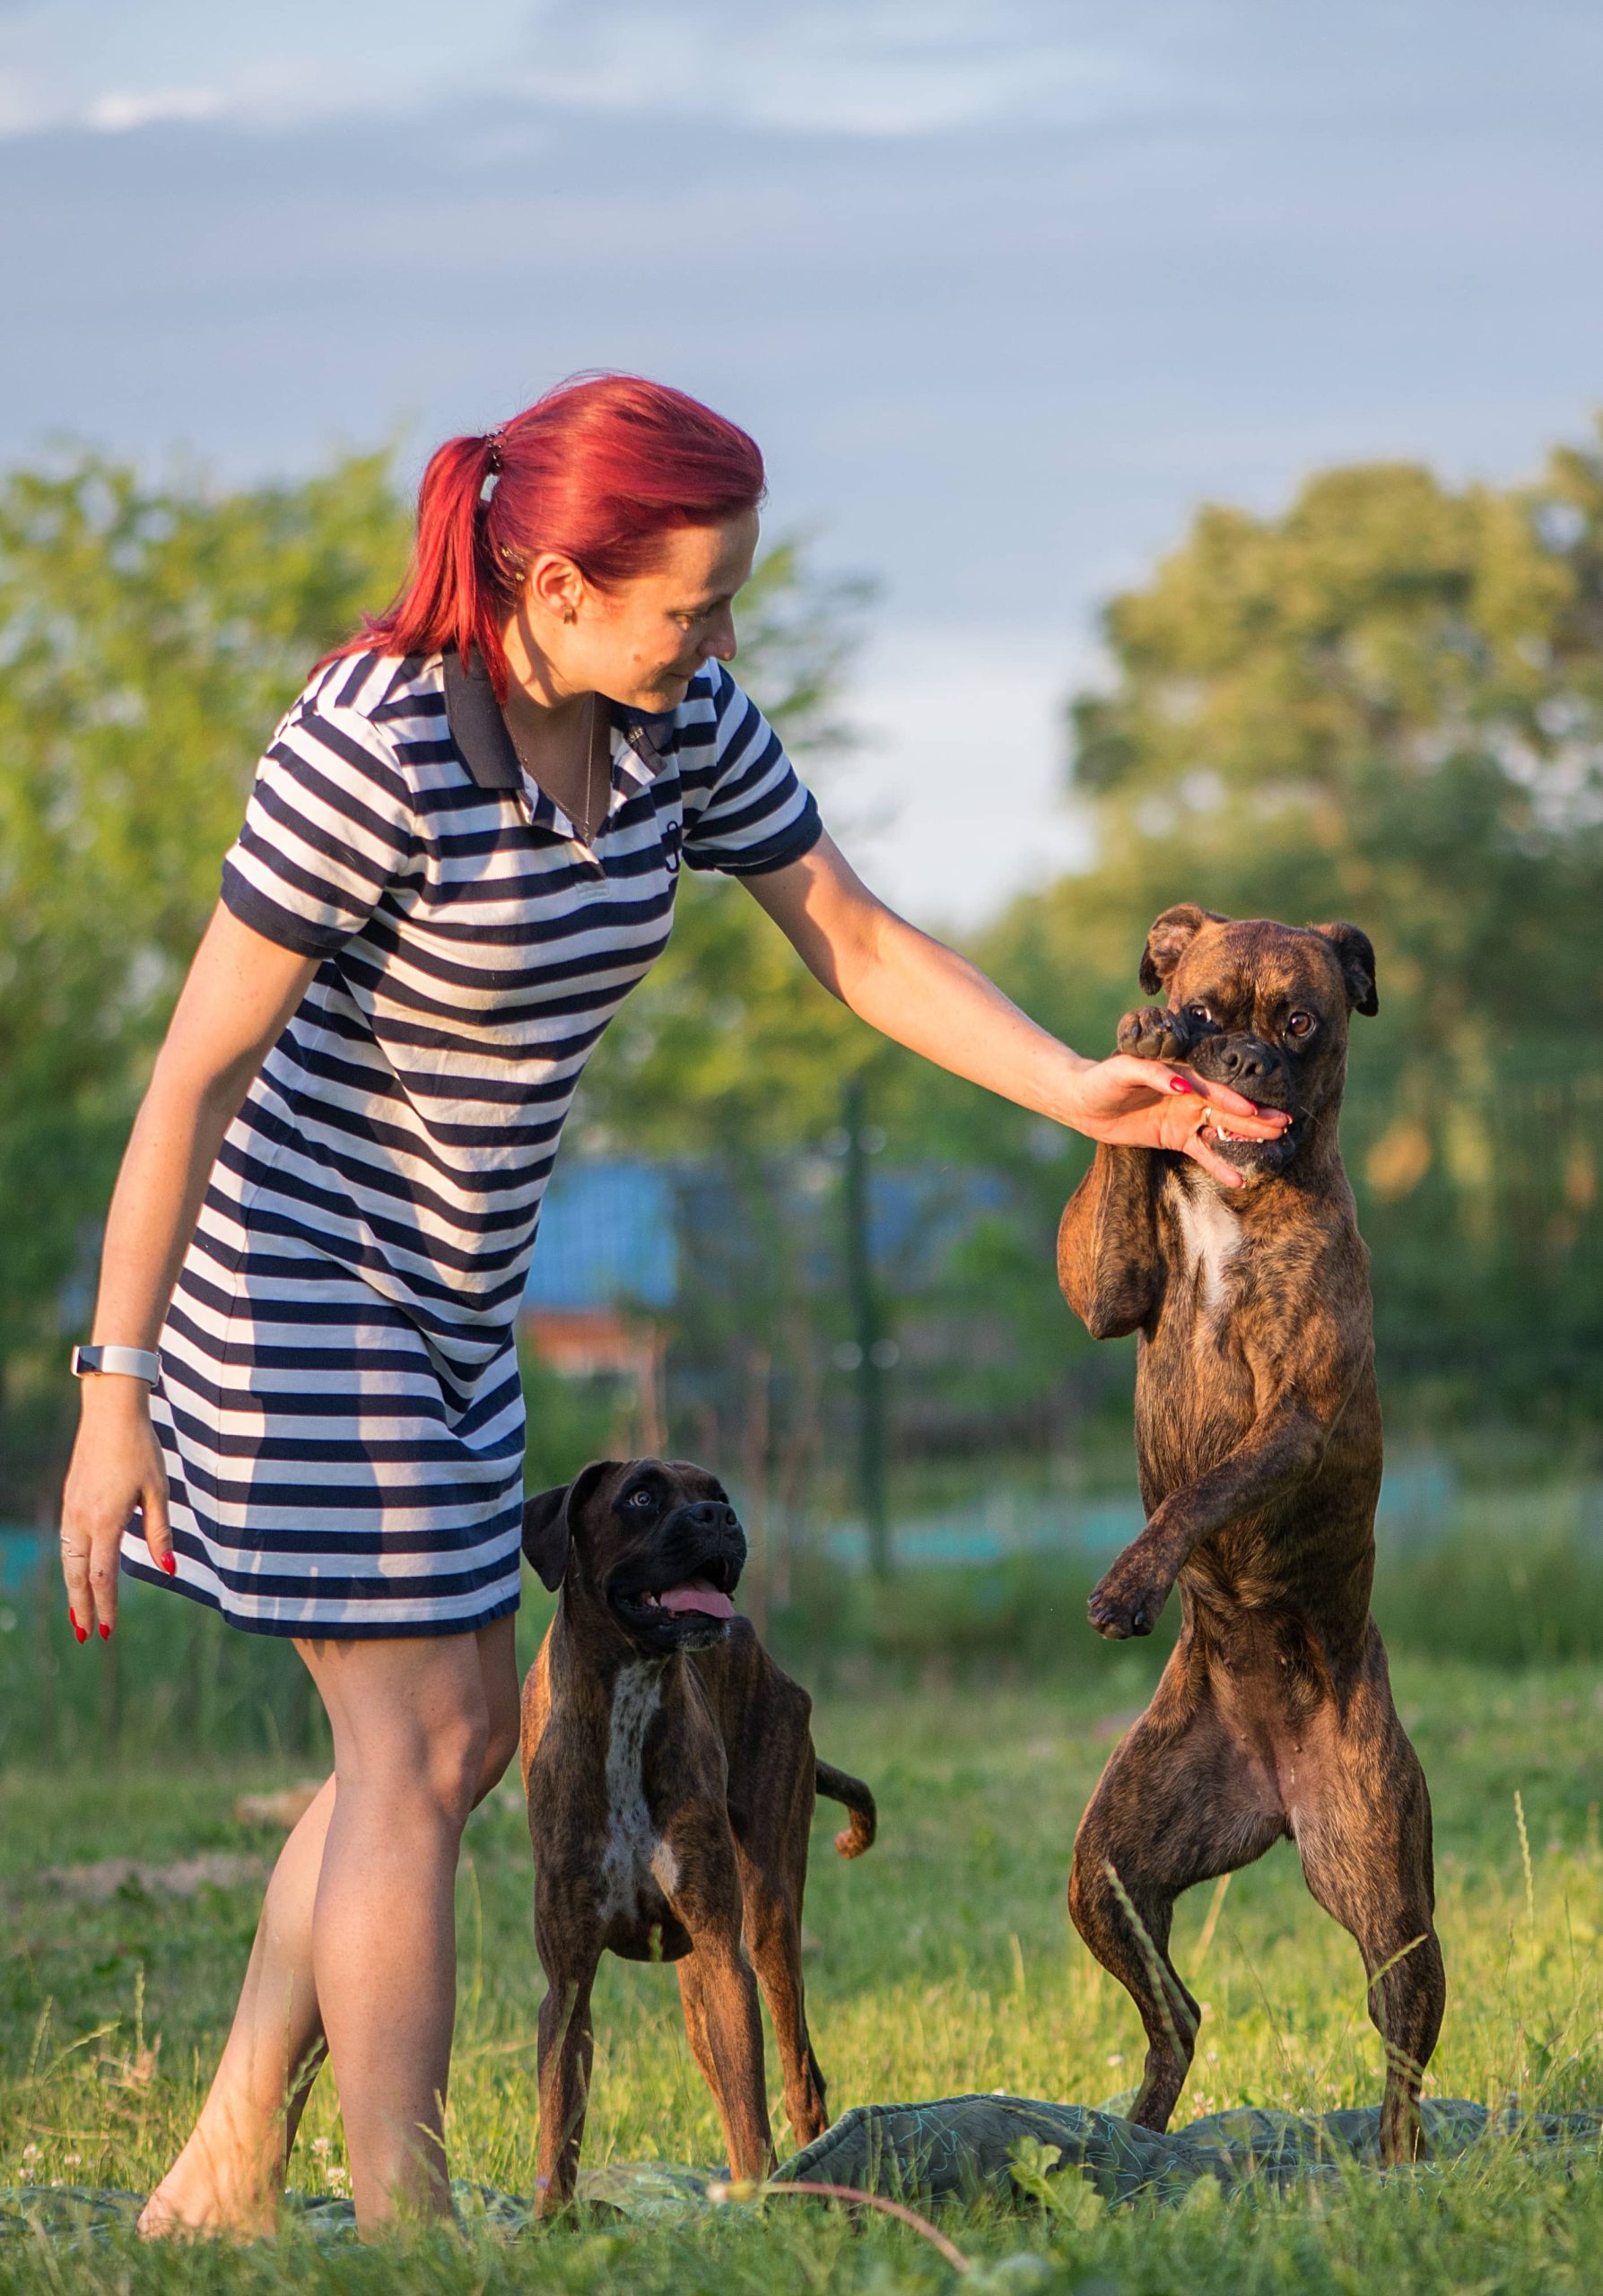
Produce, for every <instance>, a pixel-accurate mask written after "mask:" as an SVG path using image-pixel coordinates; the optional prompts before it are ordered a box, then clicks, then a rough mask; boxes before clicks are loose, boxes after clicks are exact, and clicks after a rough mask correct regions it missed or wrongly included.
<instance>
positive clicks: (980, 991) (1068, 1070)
mask: <svg viewBox="0 0 1603 2296" xmlns="http://www.w3.org/2000/svg"><path fill="white" fill-rule="evenodd" d="M745 883H746V885H747V886H748V887H749V889H750V891H752V893H753V894H754V896H755V898H756V899H757V900H759V901H760V902H761V903H762V907H763V909H766V910H767V912H768V914H769V916H770V917H771V918H773V920H774V923H775V924H776V925H777V926H779V927H780V931H781V932H783V933H784V934H785V935H786V936H787V938H788V940H789V941H790V942H791V943H792V944H794V946H795V948H796V950H797V953H798V954H799V955H800V957H801V958H802V960H803V961H804V962H805V963H806V967H807V969H808V970H809V971H810V972H812V973H813V974H814V975H815V978H817V979H818V980H820V981H822V982H823V986H824V987H825V988H827V989H828V990H830V992H831V994H832V995H833V996H838V997H839V998H840V999H841V1003H842V1004H843V1005H849V1007H850V1009H851V1011H852V1012H854V1013H856V1014H857V1015H858V1018H859V1020H864V1021H867V1023H868V1025H869V1026H870V1027H871V1028H875V1029H877V1030H879V1031H880V1032H881V1034H882V1035H884V1036H887V1037H891V1038H893V1039H894V1040H895V1042H896V1043H898V1044H904V1045H906V1046H907V1047H908V1048H909V1049H910V1051H913V1052H919V1053H922V1054H923V1056H924V1057H925V1058H926V1059H927V1060H933V1061H934V1062H935V1063H936V1065H937V1067H940V1068H947V1069H950V1070H951V1072H952V1074H954V1076H963V1077H966V1078H967V1079H968V1081H969V1082H970V1083H972V1084H983V1085H984V1086H985V1087H986V1089H987V1090H988V1091H992V1092H998V1093H1000V1094H1001V1096H1002V1098H1003V1099H1004V1100H1016V1101H1017V1102H1018V1104H1019V1105H1020V1107H1021V1108H1026V1109H1034V1110H1035V1111H1036V1113H1037V1114H1038V1115H1041V1116H1045V1117H1050V1118H1052V1120H1053V1121H1054V1122H1055V1123H1058V1124H1066V1125H1069V1126H1072V1127H1073V1128H1074V1130H1075V1131H1076V1132H1083V1133H1085V1134H1086V1135H1088V1137H1089V1138H1091V1139H1093V1140H1111V1141H1117V1142H1119V1143H1122V1144H1127V1145H1133V1146H1137V1147H1145V1148H1172V1149H1178V1150H1180V1151H1181V1152H1183V1153H1184V1154H1186V1155H1188V1156H1194V1157H1195V1158H1196V1160H1197V1161H1198V1163H1199V1164H1201V1165H1202V1166H1203V1167H1204V1169H1205V1170H1207V1171H1209V1172H1211V1173H1212V1174H1213V1176H1214V1178H1215V1179H1217V1180H1221V1181H1223V1183H1224V1186H1225V1187H1241V1185H1242V1181H1241V1174H1240V1173H1239V1172H1238V1171H1236V1170H1233V1167H1232V1166H1231V1165H1229V1164H1227V1163H1226V1162H1225V1161H1224V1158H1223V1157H1222V1156H1219V1155H1216V1154H1215V1152H1214V1151H1213V1150H1212V1149H1211V1148H1210V1147H1209V1146H1208V1145H1207V1142H1206V1141H1205V1140H1204V1139H1202V1138H1201V1137H1200V1136H1199V1135H1200V1130H1201V1124H1202V1115H1203V1109H1204V1105H1205V1103H1211V1105H1212V1106H1213V1107H1214V1108H1215V1109H1218V1110H1220V1111H1221V1113H1223V1114H1224V1115H1226V1116H1228V1117H1229V1118H1230V1120H1231V1125H1232V1128H1233V1129H1239V1130H1240V1131H1241V1132H1242V1133H1244V1134H1246V1135H1249V1136H1250V1137H1254V1138H1261V1139H1273V1138H1274V1137H1275V1136H1276V1135H1277V1134H1279V1133H1280V1132H1282V1131H1284V1129H1285V1124H1286V1121H1287V1119H1286V1118H1285V1116H1284V1115H1283V1114H1282V1113H1281V1111H1280V1110H1278V1109H1266V1110H1264V1111H1262V1112H1261V1113H1260V1112H1259V1110H1258V1109H1256V1108H1255V1107H1254V1106H1253V1104H1252V1102H1251V1101H1250V1100H1243V1099H1242V1098H1241V1094H1240V1093H1239V1092H1233V1091H1229V1090H1228V1089H1227V1088H1226V1087H1224V1086H1221V1085H1218V1084H1213V1083H1210V1084H1207V1085H1206V1086H1205V1085H1204V1084H1203V1083H1201V1081H1200V1080H1199V1079H1198V1078H1195V1077H1193V1076H1192V1075H1191V1073H1190V1071H1189V1069H1187V1068H1184V1067H1182V1066H1180V1065H1179V1064H1178V1063H1173V1064H1172V1063H1169V1062H1166V1061H1161V1060H1136V1059H1133V1058H1131V1057H1128V1055H1125V1054H1116V1055H1115V1056H1114V1057H1113V1058H1111V1059H1110V1060H1087V1059H1086V1058H1085V1057H1084V1056H1083V1055H1082V1054H1080V1053H1077V1052H1073V1051H1071V1050H1070V1049H1069V1048H1068V1046H1067V1045H1066V1044H1060V1043H1059V1040H1058V1039H1057V1038H1056V1037H1054V1036H1052V1035H1050V1033H1049V1032H1048V1031H1046V1030H1045V1029H1042V1028H1040V1027H1038V1026H1037V1025H1036V1023H1035V1022H1033V1021H1032V1020H1031V1019H1030V1018H1029V1016H1028V1014H1026V1013H1021V1012H1020V1011H1019V1009H1018V1006H1017V1005H1015V1004H1013V1003H1011V1002H1010V1001H1009V999H1008V998H1007V997H1006V996H1003V994H1002V992H1001V990H1000V989H999V988H998V987H997V986H996V984H995V983H994V982H993V981H989V980H988V979H987V978H986V977H985V975H984V974H983V973H982V972H981V971H980V970H979V968H978V966H976V965H971V963H970V962H969V961H968V959H967V958H966V957H961V956H959V955H958V953H957V952H956V951H955V950H954V949H948V948H947V947H946V946H945V944H944V943H943V942H940V941H937V940H933V939H932V938H931V937H930V935H928V933H920V932H919V929H918V927H917V926H912V925H909V924H908V923H907V921H906V920H905V918H900V917H898V916H897V915H896V913H895V911H894V909H887V908H886V907H885V904H884V901H882V900H880V899H879V898H878V896H877V895H876V894H875V893H872V892H870V891H869V890H868V888H867V885H866V884H864V883H863V881H862V879H861V878H860V877H859V876H858V874H857V873H856V871H855V870H854V869H853V868H852V866H851V865H850V863H849V861H848V860H847V859H846V857H845V856H844V855H843V854H842V853H841V849H840V848H839V846H837V845H836V844H835V842H834V840H833V839H832V838H831V837H829V836H828V835H825V836H823V837H822V838H820V839H819V840H818V843H817V844H816V845H815V846H814V848H812V850H811V852H809V853H806V854H804V855H803V856H802V857H801V859H800V860H799V861H792V862H789V863H788V864H787V865H786V866H785V867H784V868H782V869H771V870H769V871H767V872H765V873H763V874H760V875H757V876H752V877H748V878H746V879H745ZM1176 1078H1178V1079H1179V1081H1180V1087H1181V1088H1183V1089H1177V1088H1176V1085H1175V1083H1174V1082H1173V1080H1174V1079H1176Z"/></svg>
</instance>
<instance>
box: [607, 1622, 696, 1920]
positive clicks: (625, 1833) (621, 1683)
mask: <svg viewBox="0 0 1603 2296" xmlns="http://www.w3.org/2000/svg"><path fill="white" fill-rule="evenodd" d="M661 1704H662V1669H661V1667H660V1666H654V1665H634V1666H624V1667H623V1668H622V1669H621V1671H620V1673H619V1674H618V1679H617V1681H616V1682H615V1683H614V1684H613V1710H612V1717H611V1720H610V1722H609V1724H608V1726H607V1739H606V1846H605V1848H604V1849H603V1851H602V1853H601V1875H600V1890H599V1893H598V1899H597V1910H598V1911H599V1913H600V1915H601V1918H602V1919H603V1921H612V1920H615V1919H617V1918H619V1917H620V1916H629V1915H632V1914H635V1913H637V1912H638V1911H639V1909H640V1887H641V1883H643V1882H644V1881H645V1879H646V1877H647V1875H648V1874H649V1875H651V1876H652V1877H653V1878H654V1879H656V1881H657V1884H658V1888H659V1889H662V1890H664V1892H665V1893H666V1882H665V1881H664V1879H663V1878H662V1876H661V1875H660V1874H658V1865H659V1864H660V1863H661V1862H662V1861H664V1860H665V1859H666V1862H667V1863H668V1864H669V1865H673V1864H674V1857H673V1852H672V1851H671V1850H670V1849H668V1848H667V1846H666V1843H665V1842H663V1841H662V1840H661V1839H659V1838H658V1833H657V1831H656V1829H655V1828H654V1827H653V1825H652V1823H651V1813H650V1812H649V1810H648V1809H647V1807H646V1787H645V1780H644V1779H643V1778H642V1777H641V1774H640V1762H641V1757H642V1755H643V1753H644V1752H645V1745H646V1733H647V1731H648V1730H649V1728H650V1726H651V1723H652V1719H653V1718H654V1716H655V1715H656V1713H657V1709H658V1707H659V1706H660V1705H661ZM674 1878H675V1881H677V1879H678V1872H677V1868H676V1866H675V1874H674Z"/></svg>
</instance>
